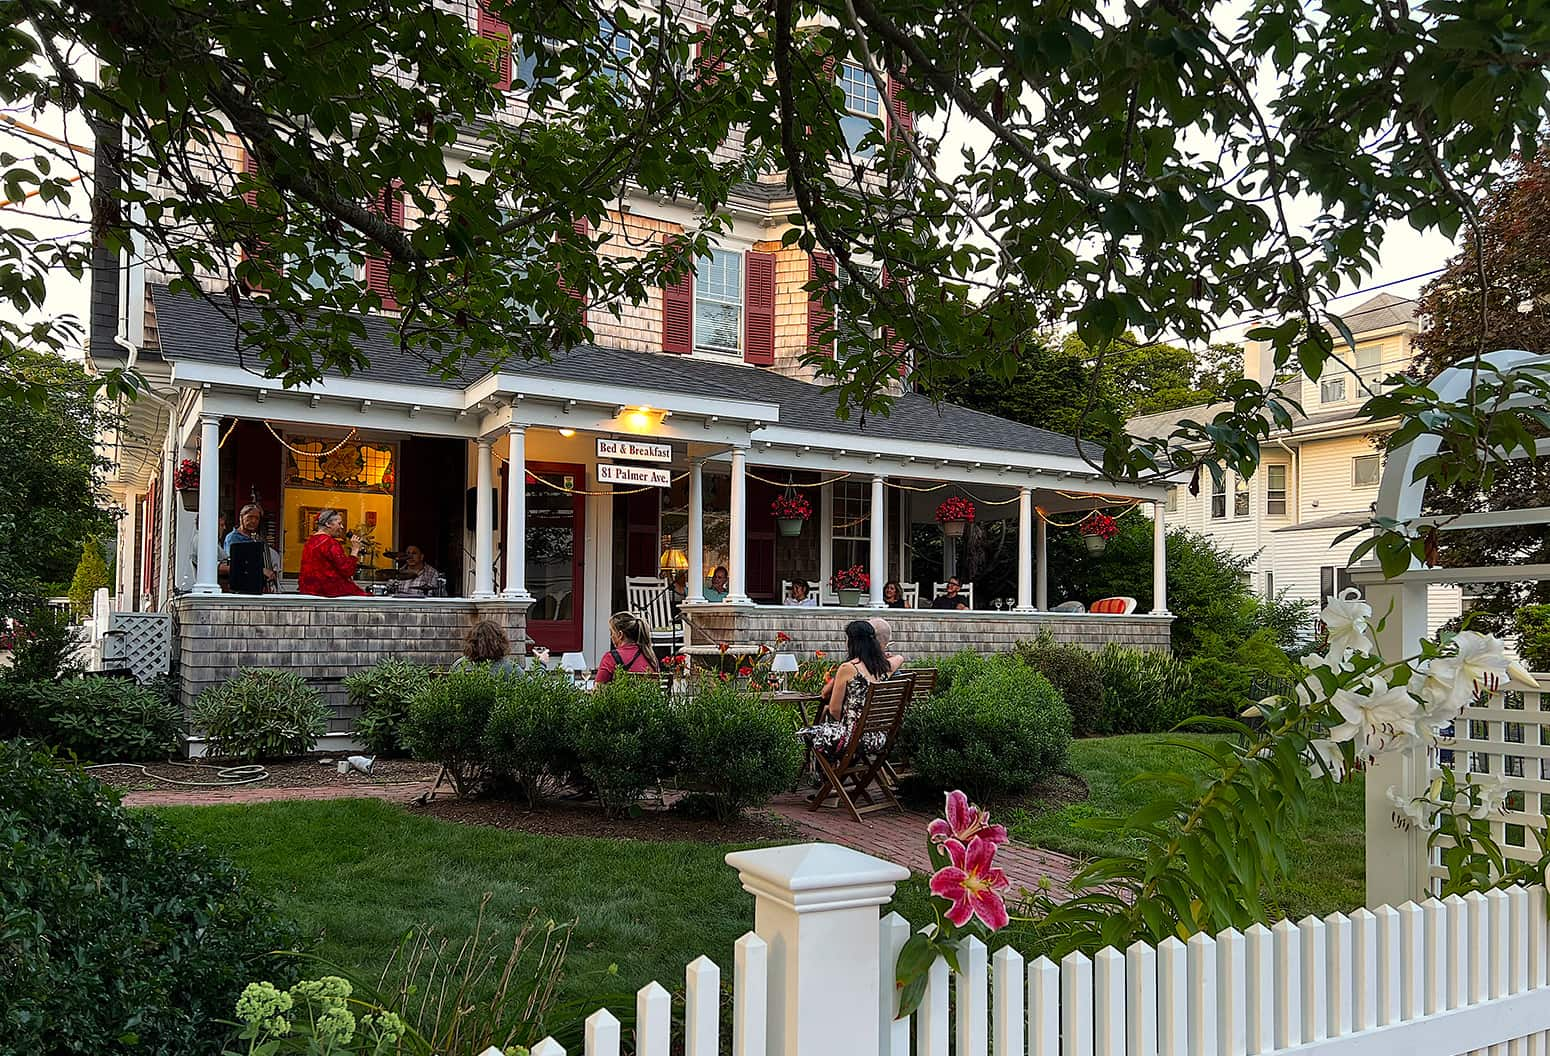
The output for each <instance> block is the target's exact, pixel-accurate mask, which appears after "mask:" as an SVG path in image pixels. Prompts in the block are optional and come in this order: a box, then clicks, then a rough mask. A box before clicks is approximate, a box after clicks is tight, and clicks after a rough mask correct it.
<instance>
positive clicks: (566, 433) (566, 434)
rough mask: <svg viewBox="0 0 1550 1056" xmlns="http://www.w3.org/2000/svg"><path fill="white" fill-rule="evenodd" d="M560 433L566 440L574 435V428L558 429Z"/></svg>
mask: <svg viewBox="0 0 1550 1056" xmlns="http://www.w3.org/2000/svg"><path fill="white" fill-rule="evenodd" d="M560 435H561V436H563V437H565V438H566V439H567V440H568V439H570V438H571V437H573V436H575V435H576V430H574V429H561V430H560Z"/></svg>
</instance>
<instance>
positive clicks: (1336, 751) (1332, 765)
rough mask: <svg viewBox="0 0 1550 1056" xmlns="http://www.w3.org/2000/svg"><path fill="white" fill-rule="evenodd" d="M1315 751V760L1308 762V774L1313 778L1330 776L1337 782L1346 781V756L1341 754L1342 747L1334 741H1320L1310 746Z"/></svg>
mask: <svg viewBox="0 0 1550 1056" xmlns="http://www.w3.org/2000/svg"><path fill="white" fill-rule="evenodd" d="M1308 747H1309V748H1312V749H1313V758H1312V759H1310V760H1309V761H1308V773H1309V774H1310V775H1311V776H1313V777H1322V776H1324V774H1325V773H1328V774H1330V775H1331V776H1332V777H1334V779H1335V780H1336V781H1344V780H1345V778H1346V763H1345V756H1343V755H1341V754H1340V746H1339V745H1337V744H1336V743H1335V742H1334V741H1330V740H1318V741H1313V742H1311V743H1310V744H1309V745H1308Z"/></svg>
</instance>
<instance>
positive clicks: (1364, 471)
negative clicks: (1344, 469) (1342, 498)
mask: <svg viewBox="0 0 1550 1056" xmlns="http://www.w3.org/2000/svg"><path fill="white" fill-rule="evenodd" d="M1382 474H1383V463H1382V460H1381V459H1380V458H1379V456H1377V455H1357V456H1356V457H1355V458H1353V459H1351V483H1352V484H1353V485H1354V486H1356V487H1358V488H1375V487H1377V486H1378V478H1379V477H1380V476H1382Z"/></svg>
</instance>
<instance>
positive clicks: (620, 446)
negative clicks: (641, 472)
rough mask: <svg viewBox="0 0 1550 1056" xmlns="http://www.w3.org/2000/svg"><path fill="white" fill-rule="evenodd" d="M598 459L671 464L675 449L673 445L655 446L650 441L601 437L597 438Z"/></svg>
mask: <svg viewBox="0 0 1550 1056" xmlns="http://www.w3.org/2000/svg"><path fill="white" fill-rule="evenodd" d="M597 457H598V458H629V459H634V460H635V461H636V462H671V461H672V460H673V447H672V445H671V444H653V443H652V442H650V441H649V440H614V439H612V438H610V437H606V436H600V437H598V438H597Z"/></svg>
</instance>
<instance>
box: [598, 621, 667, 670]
mask: <svg viewBox="0 0 1550 1056" xmlns="http://www.w3.org/2000/svg"><path fill="white" fill-rule="evenodd" d="M608 639H609V646H608V652H606V653H604V654H603V659H601V660H599V661H598V662H597V684H598V685H600V686H601V685H603V684H604V683H607V682H612V681H613V678H614V676H615V675H617V674H620V673H623V674H627V675H654V674H656V672H657V654H656V652H655V650H653V649H652V648H651V630H650V628H648V627H647V626H646V623H645V621H644V620H642V619H641V618H640V617H639V616H636V615H635V614H634V613H633V612H616V613H614V614H613V615H612V616H610V617H608Z"/></svg>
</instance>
